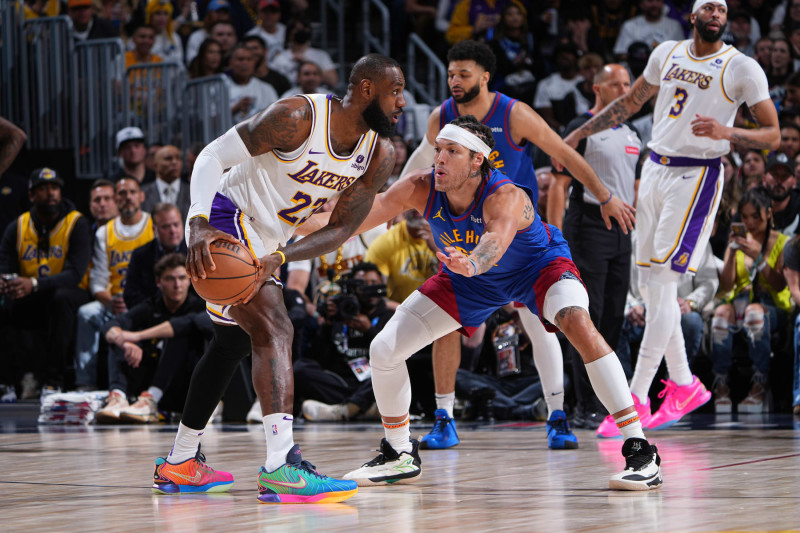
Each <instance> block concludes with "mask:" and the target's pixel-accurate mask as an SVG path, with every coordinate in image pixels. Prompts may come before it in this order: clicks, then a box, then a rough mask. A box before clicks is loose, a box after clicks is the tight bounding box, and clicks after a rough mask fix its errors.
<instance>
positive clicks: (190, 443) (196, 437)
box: [167, 422, 205, 465]
mask: <svg viewBox="0 0 800 533" xmlns="http://www.w3.org/2000/svg"><path fill="white" fill-rule="evenodd" d="M204 429H205V428H204ZM202 434H203V429H192V428H190V427H186V426H184V425H183V422H181V423H180V424H178V435H177V436H176V437H175V444H173V445H172V450H170V452H169V455H168V456H167V462H168V463H169V464H171V465H176V464H178V463H182V462H184V461H186V460H187V459H192V458H193V457H194V456H195V455H197V448H198V447H199V446H200V436H201V435H202Z"/></svg>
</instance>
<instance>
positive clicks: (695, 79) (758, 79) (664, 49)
mask: <svg viewBox="0 0 800 533" xmlns="http://www.w3.org/2000/svg"><path fill="white" fill-rule="evenodd" d="M692 45H693V41H692V40H691V39H687V40H685V41H666V42H664V43H662V44H660V45H659V46H658V47H657V48H656V49H655V50H653V53H652V54H651V55H650V59H649V61H648V62H647V67H645V70H644V73H643V76H644V78H645V80H646V81H647V83H650V84H652V85H660V87H661V88H660V90H659V93H658V99H657V100H656V107H655V111H654V113H653V121H654V122H653V136H652V140H651V141H650V142H649V143H648V147H650V148H651V149H652V150H653V151H654V152H657V153H658V154H661V155H665V156H684V157H694V158H697V159H713V158H716V157H720V156H722V155H724V154H726V153H728V152H729V151H730V143H729V142H728V141H726V140H719V141H715V140H713V139H711V138H709V137H697V136H695V135H693V134H692V126H691V122H692V120H694V119H695V115H704V116H710V117H713V118H715V119H716V120H717V121H718V122H719V123H720V124H722V125H723V126H731V125H732V124H733V120H734V118H735V117H736V110H737V109H739V106H740V105H741V104H743V103H746V104H747V105H748V106H750V107H752V106H754V105H755V104H757V103H759V102H762V101H764V100H766V99H768V98H769V90H768V86H767V77H766V75H765V74H764V71H763V70H762V69H761V67H760V66H759V65H758V63H757V62H756V61H755V60H754V59H753V58H750V57H747V56H746V55H744V54H742V53H741V52H739V51H738V50H737V49H736V48H734V47H733V46H729V45H723V46H722V48H721V49H720V50H719V51H718V52H717V53H716V54H712V55H709V56H706V57H703V58H697V57H695V56H694V55H693V54H692Z"/></svg>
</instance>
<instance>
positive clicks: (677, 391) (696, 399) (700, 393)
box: [647, 376, 711, 429]
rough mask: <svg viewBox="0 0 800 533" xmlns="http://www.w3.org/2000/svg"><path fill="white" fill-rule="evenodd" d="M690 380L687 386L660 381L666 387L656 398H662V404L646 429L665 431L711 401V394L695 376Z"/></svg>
mask: <svg viewBox="0 0 800 533" xmlns="http://www.w3.org/2000/svg"><path fill="white" fill-rule="evenodd" d="M692 378H693V379H692V382H691V383H690V384H689V385H683V386H678V384H677V383H675V382H674V381H672V380H671V379H668V380H666V381H665V380H663V379H662V380H661V383H663V384H664V385H666V387H664V390H662V391H661V392H659V393H658V397H659V398H664V402H663V403H662V404H661V407H660V408H659V410H658V411H656V413H655V414H654V415H653V416H652V417H651V418H650V423H649V424H648V425H647V429H666V428H668V427H670V426H671V425H673V424H674V423H675V422H677V421H678V420H680V419H681V418H682V417H683V416H684V415H688V414H689V413H691V412H692V411H694V410H695V409H697V408H698V407H700V406H701V405H703V404H704V403H706V402H707V401H708V400H710V399H711V392H710V391H708V390H706V387H705V386H704V385H703V384H702V383H701V382H700V380H699V379H697V376H692Z"/></svg>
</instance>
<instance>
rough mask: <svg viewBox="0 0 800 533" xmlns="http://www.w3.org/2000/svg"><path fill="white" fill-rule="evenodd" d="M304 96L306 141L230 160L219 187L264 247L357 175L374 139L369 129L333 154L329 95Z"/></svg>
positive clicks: (363, 167) (283, 236)
mask: <svg viewBox="0 0 800 533" xmlns="http://www.w3.org/2000/svg"><path fill="white" fill-rule="evenodd" d="M303 97H305V98H306V99H307V100H308V101H309V102H310V103H311V108H312V121H311V135H310V136H309V138H308V140H307V141H306V143H305V144H304V145H303V146H301V147H300V148H298V149H297V150H295V151H294V152H292V153H282V152H279V151H277V150H273V151H271V152H268V153H266V154H263V155H260V156H257V157H252V158H249V159H247V160H246V161H244V162H242V163H240V164H238V165H235V166H234V167H232V168H231V169H230V171H229V172H228V173H226V174H225V175H224V176H223V177H222V181H221V182H220V186H219V189H218V190H219V192H220V193H221V194H223V195H225V196H227V197H228V198H230V199H231V201H232V202H233V203H234V204H236V207H238V208H239V209H240V210H241V211H242V213H244V215H245V216H247V217H249V218H250V223H251V225H252V227H253V228H254V229H255V230H256V232H257V233H258V236H259V237H260V238H261V240H262V241H263V243H264V245H265V247H266V249H267V250H274V249H275V248H276V247H277V243H280V245H281V246H286V242H287V241H288V240H289V239H290V238H291V236H292V235H293V234H294V231H295V229H296V228H297V227H298V226H299V225H300V224H302V223H303V222H305V221H306V220H307V219H308V218H309V217H310V216H311V215H312V214H313V213H314V212H315V211H317V210H318V209H319V208H320V207H322V205H323V204H324V203H325V202H327V201H328V200H330V199H331V198H335V197H337V196H339V195H340V194H341V193H342V191H344V190H345V189H346V188H347V187H349V186H350V185H352V184H353V183H354V182H355V181H356V180H357V179H358V178H359V177H360V176H362V175H363V174H364V172H365V171H366V170H367V167H368V166H369V163H370V160H371V158H372V154H373V152H374V150H375V146H376V145H377V142H378V136H377V134H376V133H375V132H374V131H372V130H369V131H368V132H367V133H365V134H364V135H362V136H361V139H359V141H358V144H357V145H356V148H355V149H354V150H353V152H352V153H351V154H350V155H347V156H343V155H339V154H337V153H336V152H334V150H333V147H332V146H331V135H330V119H331V111H332V106H333V104H332V102H331V97H330V96H329V95H325V94H314V95H303Z"/></svg>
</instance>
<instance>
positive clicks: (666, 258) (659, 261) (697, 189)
mask: <svg viewBox="0 0 800 533" xmlns="http://www.w3.org/2000/svg"><path fill="white" fill-rule="evenodd" d="M709 168H711V167H703V173H702V174H701V175H700V179H699V180H697V187H695V189H694V194H692V201H691V202H689V209H687V210H686V214H685V215H684V216H683V222H681V230H680V231H679V232H678V237H677V238H676V239H675V243H674V244H673V245H672V248H671V249H670V251H669V252H667V255H665V256H664V258H663V259H658V258H655V257H651V258H650V261H651V262H652V263H657V264H659V265H663V264H664V263H666V262H667V261H669V258H670V257H672V254H673V253H674V252H675V248H677V247H678V243H680V242H681V238H682V237H683V234H684V233H685V232H686V222H687V221H688V220H689V215H690V214H691V212H692V210H693V209H694V204H695V201H696V200H697V195H698V194H699V193H700V189H701V187H702V186H703V183H704V181H705V179H706V177H708V170H709ZM717 186H719V184H718V185H717ZM714 198H716V193H714ZM708 218H709V217H706V222H705V223H704V224H703V228H705V224H707V223H708ZM701 233H702V232H701Z"/></svg>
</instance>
